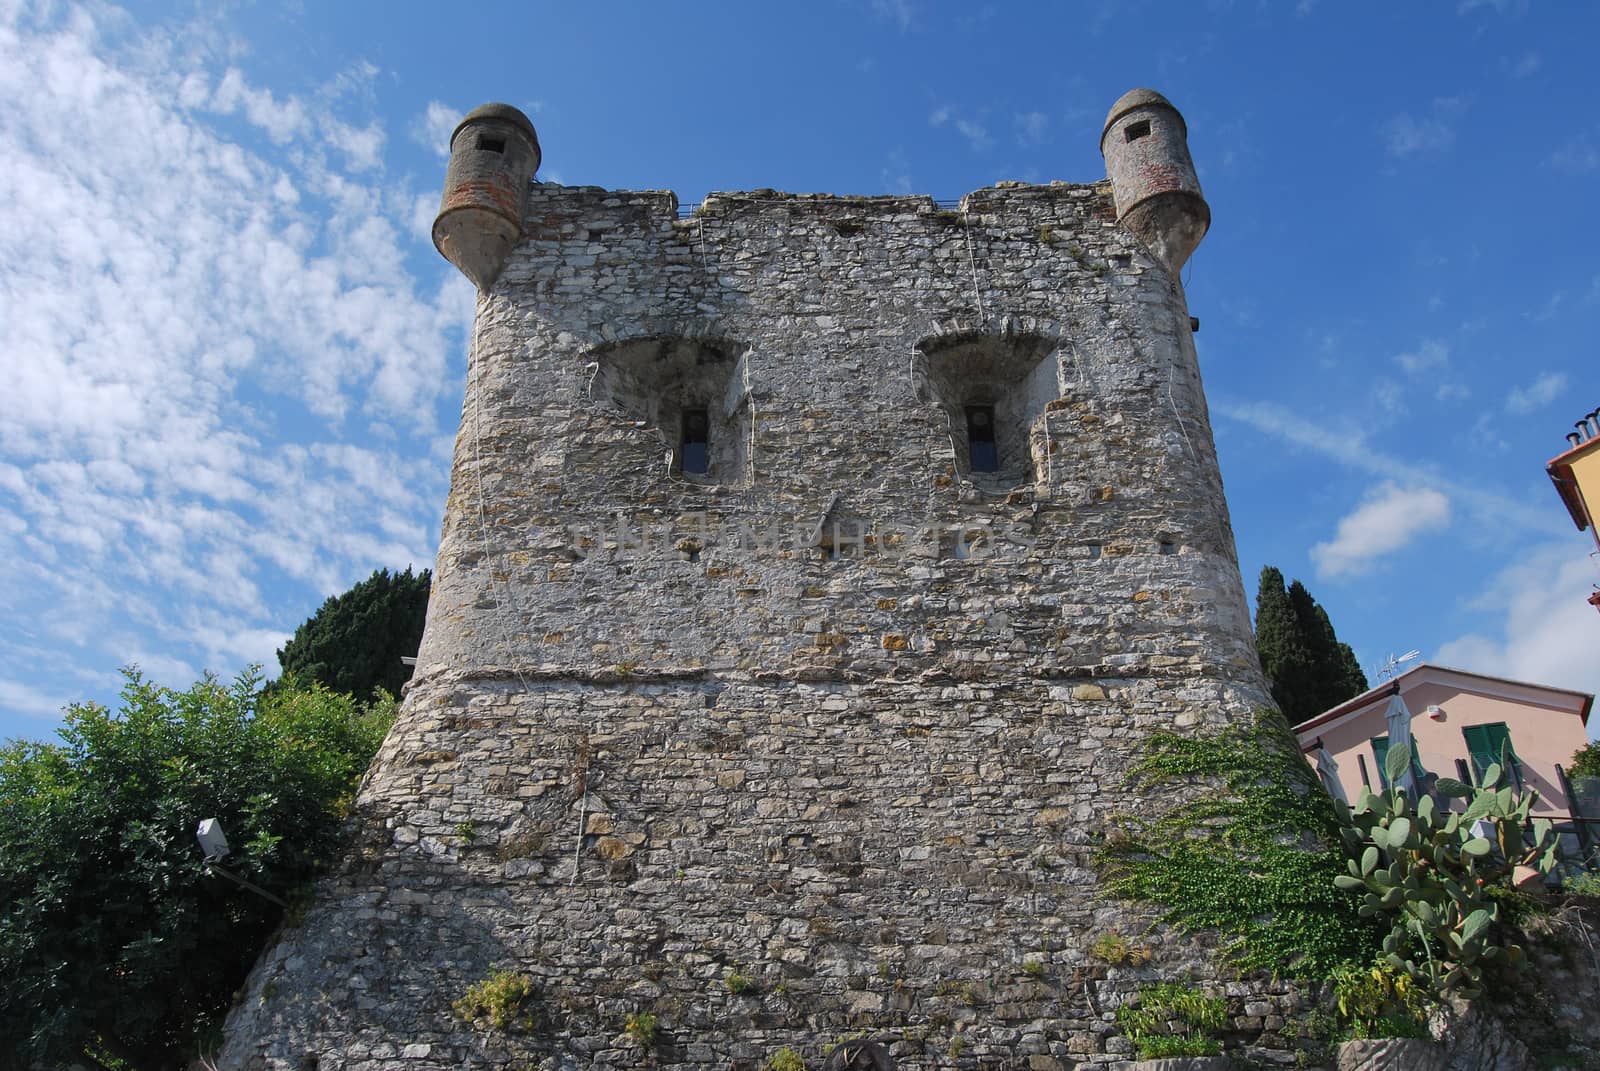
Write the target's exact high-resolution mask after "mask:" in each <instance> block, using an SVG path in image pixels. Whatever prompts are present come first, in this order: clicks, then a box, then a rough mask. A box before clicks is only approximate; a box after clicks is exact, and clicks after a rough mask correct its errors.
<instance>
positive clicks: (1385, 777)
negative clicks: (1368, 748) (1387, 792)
mask: <svg viewBox="0 0 1600 1071" xmlns="http://www.w3.org/2000/svg"><path fill="white" fill-rule="evenodd" d="M1372 756H1373V758H1375V759H1377V760H1378V784H1379V785H1380V786H1381V787H1383V788H1388V787H1389V767H1388V766H1386V765H1384V761H1383V760H1384V759H1386V758H1388V756H1389V738H1388V736H1374V737H1373V738H1372Z"/></svg>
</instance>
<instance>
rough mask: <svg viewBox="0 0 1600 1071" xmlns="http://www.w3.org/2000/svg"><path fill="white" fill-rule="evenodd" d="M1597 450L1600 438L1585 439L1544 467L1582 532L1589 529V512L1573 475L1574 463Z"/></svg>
mask: <svg viewBox="0 0 1600 1071" xmlns="http://www.w3.org/2000/svg"><path fill="white" fill-rule="evenodd" d="M1595 449H1600V436H1591V437H1589V438H1588V439H1585V440H1584V441H1583V442H1581V443H1579V444H1578V445H1577V446H1574V447H1571V448H1570V449H1568V450H1566V451H1564V452H1562V453H1560V454H1557V455H1556V456H1555V457H1553V458H1551V459H1550V460H1549V461H1548V462H1546V463H1545V466H1544V471H1545V472H1546V473H1547V474H1549V476H1550V482H1551V483H1553V484H1555V485H1556V494H1558V495H1560V496H1561V502H1562V504H1563V505H1565V506H1566V507H1567V512H1568V513H1570V514H1571V515H1572V523H1573V524H1575V525H1577V526H1578V531H1580V532H1581V531H1583V530H1584V529H1585V528H1587V527H1589V511H1588V510H1587V509H1585V508H1584V503H1583V496H1582V495H1580V494H1579V493H1578V481H1577V479H1575V478H1574V477H1573V475H1572V463H1573V462H1574V461H1576V460H1578V458H1580V457H1583V456H1584V455H1585V454H1587V453H1590V452H1591V451H1593V450H1595Z"/></svg>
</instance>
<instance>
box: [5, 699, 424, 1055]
mask: <svg viewBox="0 0 1600 1071" xmlns="http://www.w3.org/2000/svg"><path fill="white" fill-rule="evenodd" d="M125 675H126V677H127V683H126V684H125V686H124V687H123V690H122V699H121V704H120V709H119V710H117V711H116V712H112V711H111V710H109V709H107V708H106V707H102V706H100V705H98V704H94V703H87V704H81V705H75V706H72V707H70V708H68V710H67V713H66V724H65V726H64V727H63V728H62V729H61V730H59V740H58V741H56V742H51V743H45V742H35V741H18V742H13V743H10V744H8V745H6V746H5V747H4V748H0V903H3V904H4V905H5V906H4V914H3V915H0V977H4V978H5V979H6V983H5V985H4V986H3V987H0V1068H7V1069H9V1068H17V1069H23V1068H34V1067H38V1066H66V1065H69V1064H83V1065H85V1066H87V1067H90V1068H104V1069H116V1071H123V1069H126V1071H132V1069H140V1071H143V1069H146V1068H171V1067H178V1066H181V1065H182V1064H183V1062H184V1060H185V1058H186V1057H187V1056H188V1055H190V1054H192V1053H193V1052H194V1050H195V1049H196V1047H197V1046H198V1045H199V1044H200V1043H201V1042H202V1040H203V1039H204V1038H205V1037H206V1036H207V1035H208V1033H210V1032H212V1031H214V1030H215V1028H216V1027H217V1026H218V1025H219V1024H220V1020H221V1016H222V1015H223V1014H224V1013H225V1011H226V1009H227V1005H228V1003H229V1001H230V1000H231V996H232V994H233V992H234V991H235V990H236V989H237V988H238V987H239V985H240V984H241V983H242V982H243V981H244V977H245V975H246V973H247V972H248V971H249V969H250V965H251V963H252V962H253V961H254V960H255V957H256V955H257V954H258V953H259V952H260V950H261V948H262V945H263V944H264V943H265V941H266V939H267V937H268V935H269V934H270V933H271V932H272V930H273V929H274V928H275V927H276V926H277V925H278V923H279V921H280V919H281V917H282V911H281V909H280V908H278V907H277V906H276V905H274V904H273V903H271V902H270V901H267V900H265V899H261V898H259V897H257V896H254V895H252V894H251V893H249V892H247V891H245V890H244V889H242V888H240V887H239V886H237V885H235V884H233V883H232V882H229V881H227V880H226V879H224V878H221V877H218V876H215V875H207V874H206V873H205V872H204V869H203V865H202V860H201V857H200V850H199V848H198V846H197V845H196V843H195V838H194V833H195V827H196V826H197V825H198V824H199V822H200V821H201V820H202V819H205V818H216V819H219V820H220V821H221V823H222V827H223V829H224V830H225V831H226V833H227V836H228V839H229V842H230V844H231V846H232V848H233V854H232V855H231V856H230V857H229V858H228V865H229V868H230V869H232V870H234V871H235V872H237V873H239V874H241V875H242V876H244V877H245V878H247V879H248V880H250V881H252V882H254V883H256V884H257V885H260V886H262V887H264V888H266V889H269V890H271V891H272V892H274V893H275V894H277V895H279V896H280V897H288V896H291V895H293V894H294V892H295V890H296V889H297V888H298V887H300V886H301V885H302V884H303V883H304V882H305V881H306V879H307V878H308V877H310V876H311V875H312V874H313V873H314V872H315V871H316V870H317V869H318V868H319V866H320V865H321V863H322V861H323V860H324V858H325V857H326V853H327V852H328V851H329V848H330V843H331V841H332V839H333V838H334V837H335V835H336V830H337V826H338V823H339V820H340V817H341V815H342V814H343V813H344V812H345V811H346V810H347V808H348V805H349V800H350V796H351V793H352V792H353V790H354V787H355V785H356V782H357V780H358V779H359V777H360V776H361V774H362V772H363V771H364V770H365V769H366V767H367V764H368V762H369V761H370V760H371V757H372V755H373V753H374V752H375V751H376V749H377V746H378V744H379V743H380V742H381V740H382V739H383V735H384V733H385V732H386V731H387V729H388V726H389V724H390V723H391V722H392V720H393V716H394V710H393V707H394V704H393V701H392V700H390V699H388V698H387V697H385V698H383V699H381V700H380V701H378V702H375V703H372V704H368V705H361V704H358V703H356V702H355V701H354V700H353V699H351V698H350V697H349V696H347V695H340V694H338V693H334V692H330V691H329V690H327V689H326V688H323V687H322V686H320V685H315V684H313V685H306V686H289V687H284V688H280V689H279V690H278V691H276V692H275V693H274V694H272V695H271V696H263V695H262V693H261V691H260V687H259V686H260V680H261V678H260V674H259V672H257V671H254V670H252V671H250V672H247V673H246V674H244V675H242V676H240V677H239V678H238V679H237V680H236V681H234V682H233V683H232V684H224V683H222V682H219V681H217V680H216V679H214V678H211V677H207V678H206V679H204V680H202V681H200V682H198V683H197V684H195V685H193V686H192V687H191V688H189V689H188V690H187V691H183V692H178V691H173V690H171V689H168V688H162V687H160V686H158V685H155V684H152V683H150V682H148V681H146V680H145V679H144V678H143V677H142V676H140V674H139V673H138V671H137V670H128V671H125Z"/></svg>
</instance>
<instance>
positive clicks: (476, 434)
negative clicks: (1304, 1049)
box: [224, 90, 1270, 1071]
mask: <svg viewBox="0 0 1600 1071" xmlns="http://www.w3.org/2000/svg"><path fill="white" fill-rule="evenodd" d="M1140 124H1147V127H1146V128H1145V132H1144V133H1139V132H1138V130H1137V129H1136V128H1138V127H1139V125H1140ZM485 137H487V138H488V140H489V141H491V142H493V141H495V140H496V139H501V148H500V149H498V150H497V149H495V148H492V147H485V145H484V144H483V140H484V138H485ZM1104 145H1105V149H1106V159H1107V166H1108V170H1109V171H1110V174H1111V182H1110V183H1104V182H1102V183H1097V184H1093V185H1068V184H1060V183H1053V184H1051V185H1047V186H1030V185H1023V184H1020V183H1005V184H1002V185H1000V186H999V187H995V188H990V189H984V190H979V191H976V192H974V193H971V194H968V195H967V196H966V197H965V198H963V199H962V200H961V201H960V203H959V205H955V206H944V205H941V204H938V203H936V202H934V201H932V200H930V199H929V198H926V197H910V196H906V197H834V196H796V195H789V194H782V193H775V192H773V191H771V190H758V191H755V192H750V193H718V194H712V195H711V196H709V197H708V198H707V199H706V201H705V202H704V203H703V204H701V205H699V206H698V207H697V208H695V209H694V210H693V211H692V212H690V213H687V214H686V213H683V212H680V210H679V205H678V203H677V200H676V198H675V197H674V196H673V195H672V194H671V193H668V192H624V191H614V190H604V189H597V188H592V187H562V186H556V185H551V184H534V185H531V186H530V185H529V183H528V179H529V177H530V176H531V174H532V171H533V168H534V166H536V165H537V162H538V142H537V139H536V136H535V134H534V131H533V128H532V126H531V125H530V124H528V123H527V120H526V118H524V117H522V116H521V114H520V113H517V112H516V111H515V110H514V109H510V108H508V107H506V106H504V105H490V106H488V107H486V108H482V109H479V110H478V111H476V112H474V113H473V114H472V115H471V116H469V117H468V119H467V121H466V122H465V123H463V124H462V127H461V129H460V130H458V132H457V134H456V136H455V138H454V139H453V141H452V155H451V161H450V168H449V178H448V184H449V185H448V189H447V192H446V195H445V200H444V204H443V207H442V210H441V215H440V220H439V222H438V223H437V224H436V225H435V229H434V233H435V237H436V240H437V242H438V244H439V247H440V249H441V251H443V252H444V253H445V255H446V256H448V257H449V258H450V259H451V261H452V262H453V263H455V264H456V265H457V266H458V267H460V268H461V270H462V271H463V272H464V273H465V274H466V275H467V276H468V277H469V278H471V279H472V280H473V281H474V283H476V284H477V285H478V287H479V290H480V293H479V297H478V312H477V322H476V325H475V328H474V332H473V338H472V348H471V354H470V363H469V370H468V377H467V385H466V401H465V405H464V407H463V410H462V422H461V428H460V432H459V434H458V437H457V441H456V451H455V461H454V470H453V475H452V483H451V490H450V498H449V502H448V506H447V509H446V515H445V527H444V534H443V540H442V543H441V546H440V549H439V558H438V563H437V567H436V568H435V570H434V590H433V595H432V600H431V602H430V605H429V610H428V625H427V632H426V636H425V638H424V640H423V644H422V650H421V652H420V654H419V662H418V667H417V674H416V677H415V679H414V680H413V682H412V684H411V685H410V687H409V690H408V694H407V696H406V699H405V702H404V705H403V707H402V710H401V714H400V718H399V720H398V722H397V724H396V725H395V727H394V730H393V731H392V732H391V733H390V735H389V737H388V739H387V740H386V741H385V743H384V745H383V748H382V750H381V752H380V754H379V756H378V758H377V760H376V762H375V764H374V766H373V768H372V770H371V771H370V773H369V775H368V778H367V781H366V782H365V785H364V787H363V789H362V792H361V794H360V798H359V807H360V811H361V816H362V817H361V821H360V823H359V830H358V833H357V836H356V839H355V841H354V844H353V846H352V847H351V849H350V850H349V853H348V855H347V857H346V858H345V860H344V862H343V864H342V865H341V866H340V867H339V868H338V869H337V870H336V871H335V872H334V873H333V874H331V875H330V876H329V877H327V878H326V879H325V880H324V881H323V883H322V885H321V886H320V890H319V894H318V898H317V900H316V902H315V906H313V907H312V909H311V910H310V912H309V913H308V915H307V916H306V918H305V919H304V921H303V922H301V923H300V924H299V925H298V926H296V927H293V928H290V929H287V930H286V931H285V933H284V935H283V937H282V939H281V941H280V942H279V943H278V944H277V945H276V946H275V947H274V948H273V949H272V950H270V951H269V952H268V953H266V954H265V955H264V956H263V958H262V960H261V961H260V963H259V964H258V965H257V967H256V970H255V973H254V974H253V975H252V978H251V982H250V984H249V986H248V989H247V991H246V993H245V994H244V996H243V997H242V1000H241V1003H240V1004H239V1006H238V1007H237V1008H236V1010H235V1012H234V1014H233V1016H232V1018H231V1019H230V1023H229V1032H230V1041H229V1045H228V1048H227V1050H226V1052H225V1059H224V1063H225V1064H226V1065H228V1066H233V1067H245V1066H248V1067H270V1068H282V1069H288V1068H296V1069H298V1068H305V1067H321V1068H323V1069H328V1068H345V1069H352V1071H354V1069H377V1068H394V1067H411V1068H417V1069H434V1068H437V1069H441V1071H442V1069H445V1068H463V1067H493V1068H512V1067H517V1068H520V1067H535V1066H537V1067H550V1068H557V1067H559V1068H578V1067H611V1066H618V1067H621V1066H637V1065H638V1064H639V1062H640V1059H641V1054H640V1052H639V1050H638V1048H637V1047H636V1044H635V1041H636V1039H630V1037H629V1036H627V1034H626V1032H625V1027H626V1025H627V1023H628V1022H629V1020H630V1017H633V1016H637V1015H641V1014H649V1015H653V1016H655V1020H654V1022H655V1039H654V1045H653V1047H652V1049H651V1057H652V1059H654V1061H655V1062H656V1063H657V1064H658V1065H659V1066H666V1067H680V1068H704V1069H711V1068H717V1069H723V1068H728V1067H735V1068H747V1069H754V1068H757V1067H759V1066H761V1065H762V1063H763V1061H764V1060H765V1058H766V1057H768V1056H770V1055H771V1054H772V1052H774V1051H775V1050H776V1049H778V1048H779V1047H780V1046H790V1047H793V1048H794V1049H796V1050H797V1051H799V1052H802V1053H804V1054H805V1055H806V1057H807V1058H808V1059H809V1060H810V1061H811V1062H810V1066H812V1067H816V1066H819V1065H820V1063H821V1061H822V1053H823V1051H824V1045H825V1044H826V1043H828V1042H830V1041H833V1040H836V1039H838V1038H840V1037H842V1036H845V1035H849V1034H853V1033H855V1032H858V1031H865V1032H867V1033H869V1034H872V1035H875V1036H878V1037H880V1038H881V1039H883V1040H884V1042H885V1045H886V1046H887V1050H886V1051H888V1050H892V1052H893V1054H894V1058H895V1059H896V1060H898V1063H899V1066H900V1067H902V1068H924V1067H934V1066H944V1063H943V1062H942V1061H944V1059H945V1056H944V1055H943V1054H945V1053H947V1052H948V1051H949V1050H950V1046H951V1044H952V1041H953V1039H955V1038H959V1039H960V1040H961V1043H962V1045H963V1046H964V1049H965V1052H966V1053H967V1056H968V1058H969V1059H970V1060H977V1061H978V1063H977V1064H975V1065H974V1066H993V1067H1016V1066H1029V1067H1036V1068H1057V1067H1070V1066H1074V1065H1075V1064H1076V1063H1077V1062H1078V1061H1079V1060H1091V1059H1098V1060H1101V1061H1104V1060H1108V1059H1113V1058H1114V1057H1112V1056H1109V1055H1107V1050H1106V1036H1107V1034H1108V1033H1110V1032H1111V1030H1112V1028H1111V1027H1110V1026H1109V1025H1108V1018H1107V1015H1108V1013H1107V1012H1106V1007H1107V1005H1106V1002H1107V1001H1113V1002H1114V1000H1115V999H1117V994H1118V992H1120V991H1122V990H1127V989H1128V987H1130V986H1133V985H1135V984H1136V983H1135V982H1132V981H1127V982H1119V983H1111V982H1097V983H1095V986H1098V987H1099V988H1098V989H1096V988H1093V987H1087V986H1086V985H1085V984H1080V985H1078V986H1077V988H1076V989H1074V988H1073V987H1072V986H1071V985H1070V984H1069V983H1068V980H1070V979H1071V978H1073V977H1075V975H1074V972H1075V971H1078V972H1080V975H1078V976H1077V977H1083V976H1082V975H1081V972H1082V971H1083V969H1084V966H1085V963H1086V958H1085V957H1086V949H1087V946H1088V945H1089V943H1090V941H1091V940H1092V938H1093V937H1094V936H1095V935H1097V934H1101V933H1104V932H1106V931H1107V930H1108V929H1113V928H1116V927H1119V926H1122V927H1128V926H1131V925H1132V923H1130V921H1129V918H1128V916H1127V914H1126V912H1127V911H1128V909H1127V908H1125V907H1124V906H1122V905H1118V904H1116V903H1110V902H1107V901H1104V900H1102V899H1097V897H1096V888H1097V876H1096V872H1095V869H1094V867H1093V865H1092V847H1093V845H1094V843H1095V841H1096V838H1097V836H1099V835H1100V833H1101V832H1102V831H1103V829H1104V827H1105V823H1106V821H1107V819H1108V816H1110V815H1112V814H1114V813H1116V812H1118V811H1125V810H1127V809H1129V808H1136V807H1138V806H1139V802H1140V801H1139V800H1138V799H1137V798H1134V797H1133V796H1132V795H1131V790H1130V789H1129V788H1128V786H1127V779H1126V777H1125V773H1126V769H1127V766H1128V764H1129V762H1130V758H1131V756H1132V754H1133V753H1134V750H1135V749H1136V748H1137V746H1138V744H1139V742H1140V741H1141V740H1142V739H1143V738H1144V737H1145V736H1146V734H1148V733H1149V732H1150V731H1151V730H1152V729H1154V728H1158V727H1160V728H1167V727H1172V726H1179V727H1186V726H1200V725H1207V724H1209V725H1219V724H1227V723H1229V722H1230V721H1232V720H1234V719H1238V718H1241V717H1245V716H1248V715H1249V714H1250V713H1252V712H1253V711H1254V710H1255V709H1257V708H1258V707H1260V706H1262V705H1264V704H1267V703H1269V702H1270V700H1269V698H1268V693H1267V689H1266V686H1265V683H1264V681H1263V680H1262V677H1261V673H1260V668H1259V665H1258V663H1257V660H1256V655H1255V650H1254V646H1253V642H1252V637H1251V629H1250V620H1249V615H1248V610H1247V607H1246V603H1245V598H1244V592H1243V588H1242V585H1241V583H1240V578H1239V573H1238V566H1237V562H1236V559H1235V553H1234V544H1233V535H1232V532H1231V530H1230V528H1229V523H1228V516H1227V510H1226V506H1225V504H1224V501H1223V495H1222V486H1221V482H1220V477H1219V474H1218V468H1217V460H1216V455H1215V452H1214V449H1213V445H1212V437H1211V432H1210V428H1209V424H1208V420H1207V415H1206V408H1205V400H1204V396H1203V393H1202V389H1201V383H1200V374H1199V369H1198V365H1197V361H1196V356H1195V349H1194V343H1193V339H1192V337H1191V328H1190V317H1189V311H1188V309H1187V307H1186V305H1185V300H1184V294H1183V290H1182V287H1181V285H1180V283H1179V279H1178V275H1177V269H1178V267H1179V266H1180V265H1181V264H1182V263H1183V261H1184V260H1185V259H1186V258H1187V256H1188V255H1189V253H1190V252H1191V251H1192V250H1193V248H1194V245H1195V243H1196V242H1198V240H1199V238H1200V236H1201V235H1202V234H1203V233H1204V230H1205V226H1206V222H1207V218H1208V213H1207V210H1206V207H1205V202H1204V201H1203V200H1201V199H1200V194H1199V185H1198V182H1197V181H1196V180H1195V177H1194V171H1193V168H1192V166H1191V165H1190V163H1189V157H1188V150H1187V147H1186V143H1185V130H1184V125H1183V120H1182V118H1181V117H1180V116H1179V115H1178V113H1177V112H1176V111H1175V110H1174V109H1173V108H1172V106H1171V105H1170V104H1168V103H1167V102H1166V101H1165V100H1164V99H1163V98H1161V97H1160V96H1159V95H1157V94H1154V93H1150V92H1149V91H1144V90H1141V91H1136V92H1135V93H1133V94H1129V95H1128V96H1127V97H1124V98H1123V99H1122V101H1120V102H1119V103H1118V105H1117V107H1116V108H1115V109H1113V111H1112V115H1111V118H1110V120H1109V121H1108V123H1107V126H1106V137H1105V139H1104ZM1030 961H1038V962H1039V963H1040V964H1041V967H1040V968H1039V970H1032V969H1030V971H1028V972H1024V971H1023V970H1022V967H1023V964H1024V963H1025V962H1030ZM1201 962H1203V960H1202V958H1201V957H1198V956H1196V955H1195V954H1194V953H1193V952H1192V951H1191V950H1190V949H1189V948H1188V946H1186V945H1185V944H1183V943H1181V942H1173V943H1171V944H1169V945H1166V946H1164V947H1163V949H1162V950H1161V953H1160V956H1159V957H1158V963H1157V966H1158V967H1161V968H1162V969H1172V970H1176V969H1179V968H1187V967H1189V966H1193V965H1195V964H1198V963H1201ZM497 969H500V970H507V971H511V972H515V973H517V974H522V975H526V976H527V977H528V978H529V979H531V981H532V982H533V985H534V987H535V990H536V996H535V997H534V998H533V999H532V1000H531V1001H529V1003H528V1005H527V1009H528V1010H529V1012H530V1014H531V1020H532V1021H531V1024H530V1025H528V1026H527V1028H526V1029H521V1030H511V1031H492V1030H484V1029H482V1028H481V1026H480V1027H474V1026H471V1025H469V1024H468V1023H466V1022H464V1021H463V1020H462V1019H460V1018H459V1017H458V1016H457V1015H456V1014H455V1013H454V1012H452V1008H451V1005H452V1001H454V1000H456V999H457V998H459V997H461V996H462V995H463V994H464V993H465V992H466V991H467V989H468V988H469V987H470V986H471V985H472V984H473V983H475V982H477V981H479V980H481V979H484V978H485V977H487V976H488V975H489V974H490V972H491V971H493V970H497ZM1041 971H1042V972H1044V973H1045V976H1046V977H1047V978H1048V979H1051V980H1052V981H1051V982H1049V984H1045V983H1039V982H1035V981H1033V980H1031V978H1030V975H1031V974H1037V973H1040V972H1041ZM1058 983H1059V984H1058ZM1119 985H1120V986H1121V987H1122V990H1119V989H1118V986H1119ZM633 1021H634V1023H635V1026H636V1031H635V1033H636V1034H637V1033H638V1032H639V1031H638V1030H637V1026H638V1023H639V1022H640V1020H638V1019H634V1020H633ZM836 1062H837V1058H836ZM863 1066H864V1065H863Z"/></svg>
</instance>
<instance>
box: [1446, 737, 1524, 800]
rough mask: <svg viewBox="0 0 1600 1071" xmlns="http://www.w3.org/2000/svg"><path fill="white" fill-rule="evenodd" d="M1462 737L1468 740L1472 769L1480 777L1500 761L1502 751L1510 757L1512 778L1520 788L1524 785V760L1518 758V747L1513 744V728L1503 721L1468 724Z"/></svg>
mask: <svg viewBox="0 0 1600 1071" xmlns="http://www.w3.org/2000/svg"><path fill="white" fill-rule="evenodd" d="M1461 735H1462V737H1463V738H1464V739H1465V740H1466V742H1467V752H1468V754H1470V755H1471V756H1472V771H1473V773H1475V774H1476V775H1477V776H1478V777H1480V778H1481V777H1482V776H1483V772H1484V771H1485V770H1487V769H1488V768H1489V767H1490V766H1492V765H1493V764H1495V763H1497V762H1499V761H1500V756H1501V754H1502V752H1504V753H1505V754H1507V755H1508V757H1509V759H1510V763H1509V765H1510V767H1511V768H1510V770H1509V771H1508V772H1509V773H1510V774H1511V777H1512V780H1514V781H1515V782H1516V783H1517V786H1518V787H1519V788H1520V787H1521V786H1522V762H1521V760H1520V759H1518V758H1517V749H1516V748H1515V747H1513V746H1511V730H1510V729H1508V728H1506V723H1505V722H1503V721H1499V722H1494V723H1492V724H1490V725H1468V726H1466V727H1464V728H1463V729H1462V730H1461Z"/></svg>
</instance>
